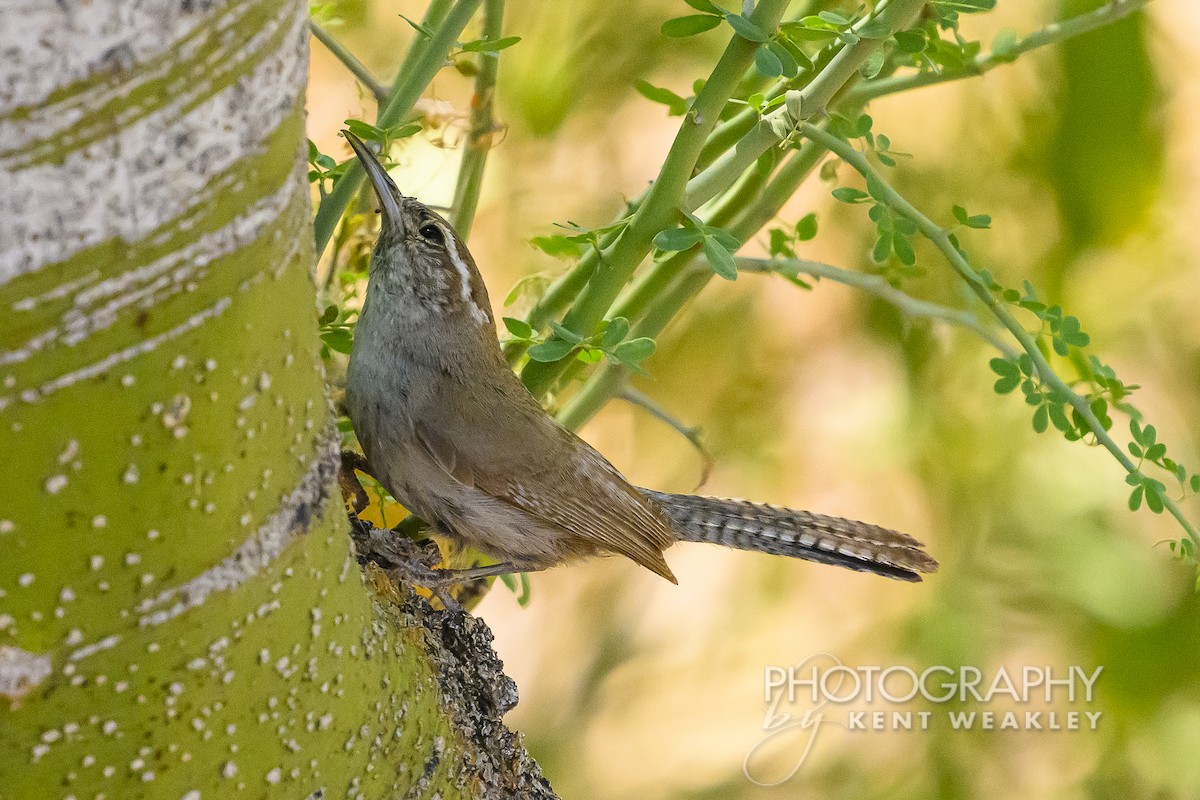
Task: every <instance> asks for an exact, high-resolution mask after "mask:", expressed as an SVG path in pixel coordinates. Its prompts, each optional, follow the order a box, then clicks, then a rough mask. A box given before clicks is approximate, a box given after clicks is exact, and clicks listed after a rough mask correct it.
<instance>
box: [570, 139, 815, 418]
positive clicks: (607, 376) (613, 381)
mask: <svg viewBox="0 0 1200 800" xmlns="http://www.w3.org/2000/svg"><path fill="white" fill-rule="evenodd" d="M824 155H825V148H823V147H820V146H819V145H816V144H814V143H813V142H811V141H806V142H805V143H804V144H803V145H801V147H800V149H799V150H797V151H796V152H795V153H794V154H793V155H792V157H791V158H790V159H788V161H786V162H785V163H784V165H783V166H782V167H780V168H779V170H778V172H776V174H775V176H774V177H772V178H771V180H770V181H768V182H767V184H766V186H764V187H763V188H762V190H761V191H760V194H759V198H758V201H757V202H755V203H752V204H750V205H749V206H748V207H747V208H745V209H744V210H743V212H742V214H741V215H740V216H738V217H737V218H736V219H735V220H734V221H733V223H732V224H731V225H730V226H729V228H728V230H729V232H730V233H731V234H732V235H733V236H734V237H735V238H736V239H738V240H739V241H743V242H745V241H748V240H749V239H750V238H751V237H752V236H754V234H755V233H757V232H758V230H759V229H760V228H762V226H763V225H765V224H766V223H767V222H768V221H770V220H771V219H773V218H774V217H775V215H776V214H778V213H779V210H780V209H781V208H782V207H783V204H784V203H786V202H787V200H788V198H790V197H791V196H792V195H793V194H794V193H795V191H796V188H797V187H798V186H799V185H800V184H801V183H803V182H804V180H805V179H806V178H807V177H808V176H809V175H810V174H812V171H813V170H814V169H816V166H817V164H819V163H821V159H822V158H823V157H824ZM693 263H694V256H693V257H692V258H690V259H688V261H687V262H686V263H684V264H682V265H680V267H679V268H678V269H676V270H675V271H674V272H673V275H674V277H673V278H672V281H671V282H670V283H669V284H668V285H667V286H666V287H665V288H663V289H662V290H661V291H660V292H659V293H658V294H657V295H655V296H654V297H653V298H651V299H650V302H648V303H647V304H646V307H645V311H644V312H643V313H642V314H641V318H640V319H639V320H638V321H637V322H635V323H634V325H633V329H632V331H631V332H630V336H648V337H650V338H656V337H657V336H658V335H659V334H660V333H662V331H663V329H665V328H666V327H667V325H668V324H669V323H670V322H671V320H672V319H674V318H675V317H676V316H677V315H678V314H679V312H680V311H681V310H682V309H683V307H684V306H686V305H687V304H688V303H689V302H691V301H692V299H693V298H695V297H696V295H698V294H700V292H701V291H703V290H704V287H705V286H707V285H708V283H709V281H711V280H712V279H713V275H714V273H713V271H712V270H711V269H709V268H708V267H704V268H695V267H694V266H693V267H691V268H687V267H688V265H689V264H693ZM664 264H665V262H664ZM662 267H664V265H659V268H662ZM622 310H625V309H622ZM627 377H628V370H626V369H625V368H624V367H622V366H620V365H618V364H604V365H603V366H601V367H600V368H599V369H598V370H597V371H596V372H594V373H593V374H592V375H591V377H590V378H588V380H587V382H586V383H584V385H583V387H582V388H581V389H580V390H579V391H578V392H576V394H575V395H574V396H573V397H571V398H570V400H568V401H567V402H566V403H565V404H564V405H563V408H562V411H560V412H559V417H558V418H559V421H560V422H561V423H562V424H563V425H566V426H567V427H568V428H571V429H572V430H576V429H578V428H580V427H582V426H583V424H584V423H586V422H587V421H588V420H589V419H591V418H592V417H593V416H595V414H596V412H598V411H599V410H600V409H601V408H602V407H603V406H604V404H605V403H607V402H608V401H609V400H610V399H611V398H612V397H613V395H615V394H616V393H617V392H619V391H620V390H621V387H622V386H623V385H624V383H625V379H626V378H627Z"/></svg>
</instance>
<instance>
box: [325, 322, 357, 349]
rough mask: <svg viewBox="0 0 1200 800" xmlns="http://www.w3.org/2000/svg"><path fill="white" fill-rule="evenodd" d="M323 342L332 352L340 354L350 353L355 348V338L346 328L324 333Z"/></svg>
mask: <svg viewBox="0 0 1200 800" xmlns="http://www.w3.org/2000/svg"><path fill="white" fill-rule="evenodd" d="M321 341H322V342H324V343H325V344H327V345H328V346H329V349H330V350H336V351H337V352H339V353H349V352H350V351H351V349H353V347H354V336H353V334H351V333H350V331H348V330H346V329H345V328H334V329H333V330H329V331H322V332H321Z"/></svg>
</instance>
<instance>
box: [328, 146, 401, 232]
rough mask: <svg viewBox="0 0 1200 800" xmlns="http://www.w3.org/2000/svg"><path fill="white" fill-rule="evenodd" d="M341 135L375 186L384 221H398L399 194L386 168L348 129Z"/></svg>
mask: <svg viewBox="0 0 1200 800" xmlns="http://www.w3.org/2000/svg"><path fill="white" fill-rule="evenodd" d="M342 136H345V137H346V141H348V142H350V146H351V147H353V148H354V155H356V156H358V160H359V162H360V163H361V164H362V165H363V169H365V170H366V171H367V177H368V178H370V179H371V186H373V187H374V188H375V194H376V196H377V197H378V198H379V207H380V209H381V210H382V211H383V216H384V221H385V222H388V221H392V222H395V221H398V220H399V219H400V197H401V194H400V190H399V189H397V188H396V184H395V183H394V182H393V181H392V179H391V177H389V176H388V174H387V170H385V169H384V168H383V165H382V164H380V163H379V159H377V158H375V154H374V153H372V152H371V148H369V147H367V145H366V143H365V142H363V140H362V139H359V138H358V137H357V136H355V135H354V134H353V133H351V132H350V131H342Z"/></svg>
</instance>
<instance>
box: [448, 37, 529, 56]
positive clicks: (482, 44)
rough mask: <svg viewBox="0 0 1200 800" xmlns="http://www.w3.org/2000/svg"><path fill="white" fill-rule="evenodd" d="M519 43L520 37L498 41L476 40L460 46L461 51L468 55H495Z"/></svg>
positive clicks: (504, 38)
mask: <svg viewBox="0 0 1200 800" xmlns="http://www.w3.org/2000/svg"><path fill="white" fill-rule="evenodd" d="M519 41H521V37H520V36H505V37H503V38H500V39H478V40H476V41H474V42H467V43H466V44H464V45H463V46H462V49H463V50H464V51H466V52H468V53H496V52H499V51H500V50H504V49H505V48H508V47H512V46H513V45H514V44H516V43H517V42H519Z"/></svg>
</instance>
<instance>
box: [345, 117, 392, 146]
mask: <svg viewBox="0 0 1200 800" xmlns="http://www.w3.org/2000/svg"><path fill="white" fill-rule="evenodd" d="M343 124H344V125H345V126H346V128H347V129H349V131H350V132H351V133H353V134H354V135H355V136H357V137H358V138H360V139H365V140H367V141H369V142H377V143H379V144H383V143H384V141H385V140H386V139H387V136H386V135H385V134H384V132H383V131H381V130H380V129H379V128H376V127H375V126H374V125H371V124H370V123H368V122H363V121H362V120H361V119H348V120H344V121H343Z"/></svg>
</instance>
